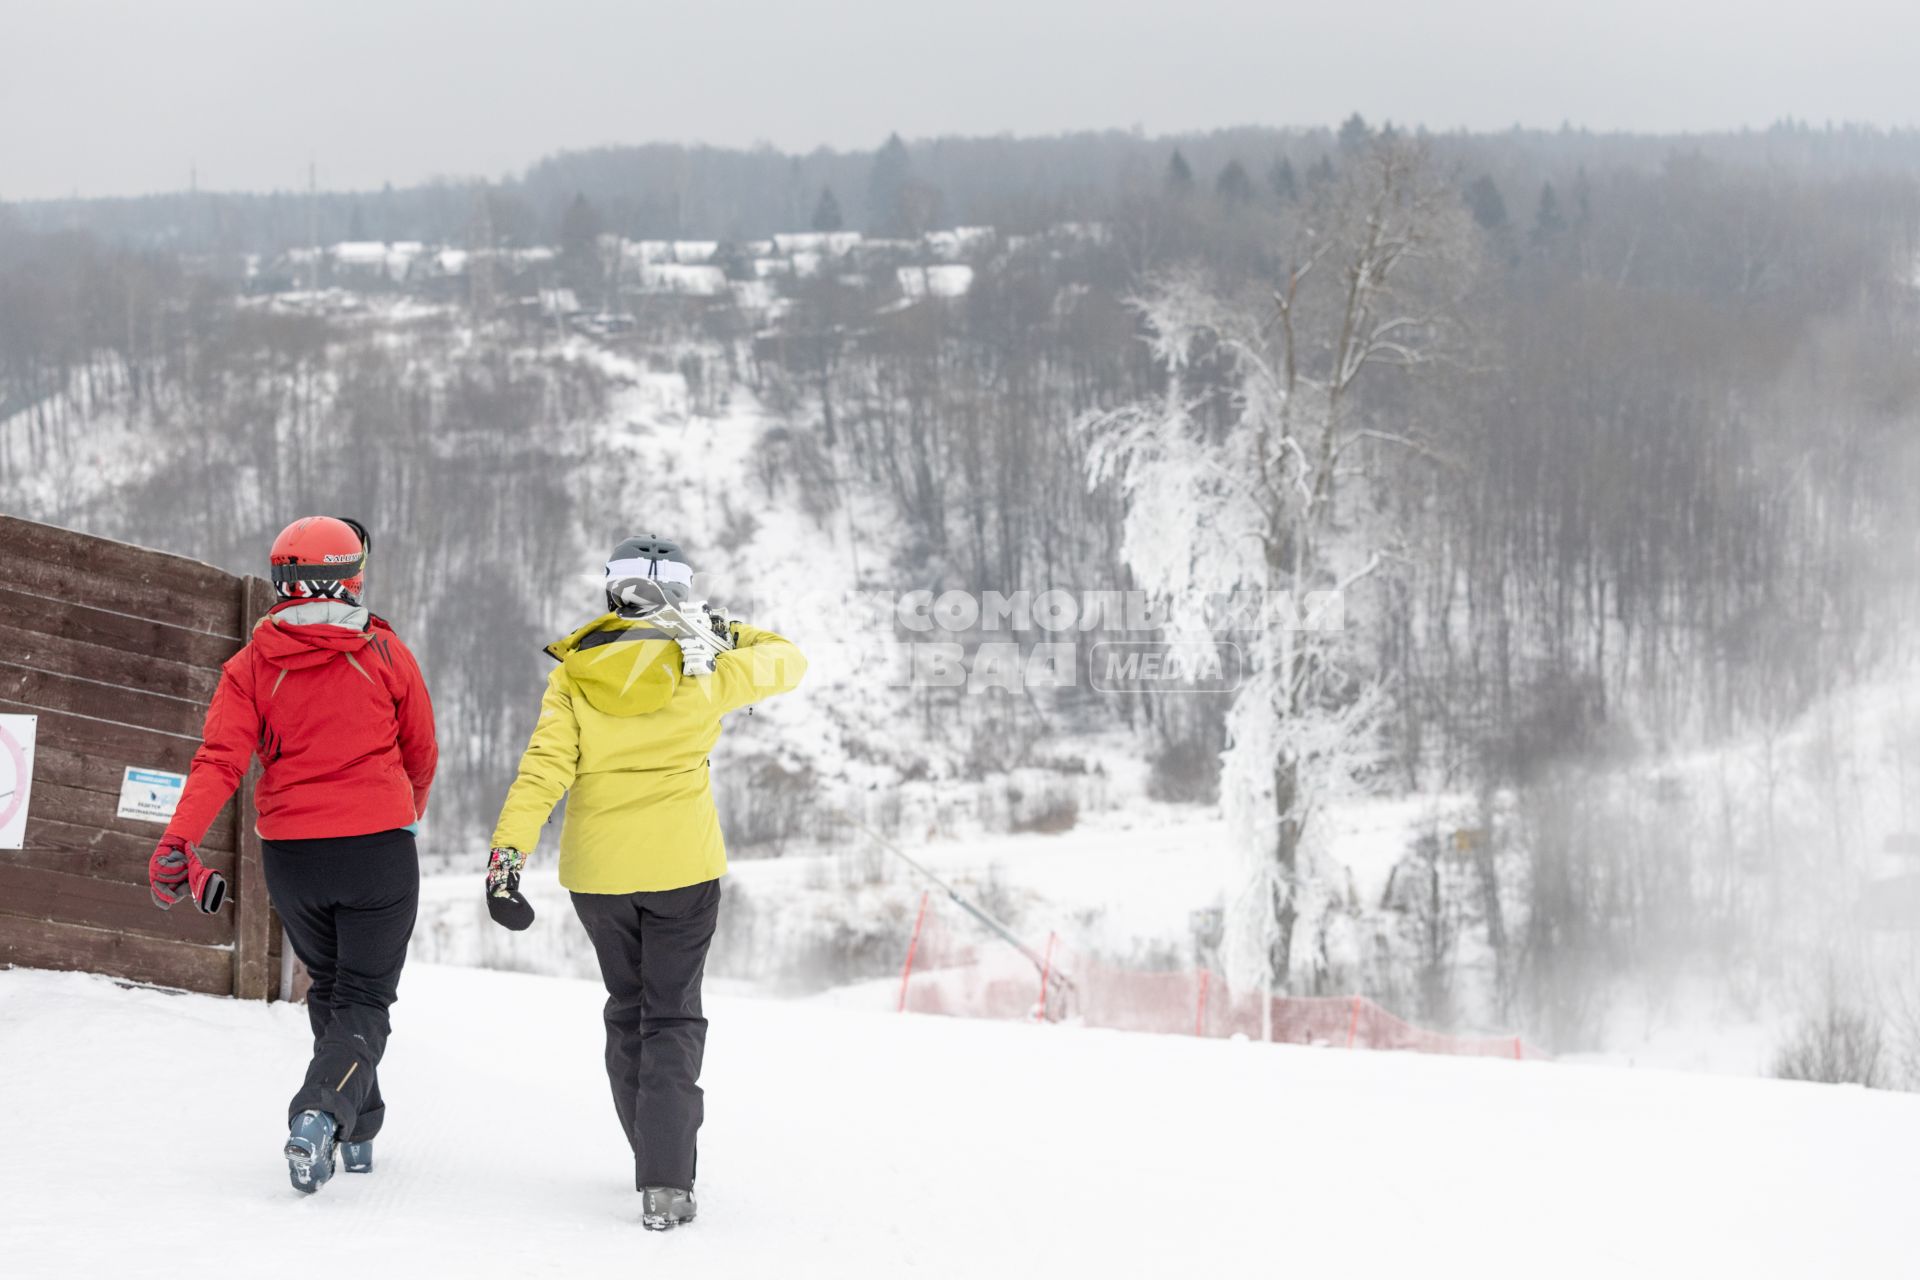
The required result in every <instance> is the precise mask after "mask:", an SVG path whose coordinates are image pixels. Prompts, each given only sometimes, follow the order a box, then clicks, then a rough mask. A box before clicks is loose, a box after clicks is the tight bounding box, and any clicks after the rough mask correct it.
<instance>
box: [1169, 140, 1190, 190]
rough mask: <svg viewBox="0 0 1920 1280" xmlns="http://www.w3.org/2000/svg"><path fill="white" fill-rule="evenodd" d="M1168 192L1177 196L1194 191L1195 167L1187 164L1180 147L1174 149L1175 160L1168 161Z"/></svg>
mask: <svg viewBox="0 0 1920 1280" xmlns="http://www.w3.org/2000/svg"><path fill="white" fill-rule="evenodd" d="M1167 190H1168V191H1170V192H1172V193H1173V194H1174V195H1177V196H1183V195H1186V194H1187V193H1188V192H1189V191H1192V190H1193V166H1191V165H1189V164H1188V163H1187V158H1186V157H1185V156H1183V155H1181V154H1180V148H1178V147H1175V148H1174V149H1173V159H1171V160H1169V161H1167Z"/></svg>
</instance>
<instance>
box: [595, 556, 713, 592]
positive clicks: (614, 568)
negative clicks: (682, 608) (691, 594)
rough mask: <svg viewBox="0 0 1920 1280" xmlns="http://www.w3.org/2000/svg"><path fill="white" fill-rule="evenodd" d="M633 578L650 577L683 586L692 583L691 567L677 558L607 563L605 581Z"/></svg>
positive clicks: (621, 580)
mask: <svg viewBox="0 0 1920 1280" xmlns="http://www.w3.org/2000/svg"><path fill="white" fill-rule="evenodd" d="M634 578H651V579H653V580H654V581H656V582H673V583H677V584H679V585H680V586H683V587H691V586H692V585H693V567H692V566H691V565H685V564H681V563H680V562H679V561H678V560H647V559H644V558H642V559H635V560H615V561H612V562H611V563H609V564H608V565H607V581H608V582H609V583H613V582H629V581H631V580H632V579H634Z"/></svg>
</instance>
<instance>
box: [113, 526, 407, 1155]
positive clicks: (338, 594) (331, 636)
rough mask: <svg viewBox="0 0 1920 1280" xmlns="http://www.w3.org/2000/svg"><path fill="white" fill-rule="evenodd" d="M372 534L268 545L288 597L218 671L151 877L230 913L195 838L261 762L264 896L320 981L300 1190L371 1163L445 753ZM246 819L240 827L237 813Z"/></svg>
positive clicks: (304, 1094)
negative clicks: (437, 768) (384, 611)
mask: <svg viewBox="0 0 1920 1280" xmlns="http://www.w3.org/2000/svg"><path fill="white" fill-rule="evenodd" d="M368 551H369V540H368V538H367V533H366V530H365V529H363V528H362V527H361V526H360V525H359V524H357V523H355V522H354V521H351V520H340V519H334V518H333V517H330V516H309V517H307V518H306V519H302V520H296V521H294V522H293V523H292V524H290V525H288V526H287V527H286V529H285V530H283V531H282V532H281V534H280V536H279V537H278V538H276V539H275V540H274V544H273V551H272V553H271V556H270V559H271V561H272V572H273V585H274V589H275V592H276V594H278V595H279V596H280V602H279V603H278V604H276V605H274V607H273V608H272V610H270V611H269V612H268V614H267V616H266V617H264V618H262V619H261V620H260V622H259V624H258V625H256V626H255V627H254V630H253V636H252V638H251V639H250V640H249V641H248V642H247V644H246V645H245V646H244V647H243V648H242V649H241V650H240V652H239V653H236V654H235V655H233V657H231V658H229V659H228V660H227V662H226V664H225V665H224V666H223V667H222V668H221V671H220V685H219V687H218V688H217V689H216V690H215V691H214V695H213V705H212V706H211V707H209V708H208V709H207V723H206V732H205V734H204V735H203V738H204V740H203V742H202V743H201V746H200V749H199V750H198V751H197V752H195V753H194V757H193V767H192V770H191V772H190V774H189V776H188V778H187V785H186V790H185V791H184V792H183V793H182V794H181V797H180V804H179V807H178V808H177V809H176V810H175V811H174V815H173V820H172V821H171V822H169V823H168V824H167V833H166V835H164V836H163V837H161V840H160V844H159V846H158V847H157V848H156V849H155V850H154V852H153V860H152V863H151V865H150V867H149V879H150V885H151V888H152V891H153V898H154V901H155V902H156V903H157V904H159V905H160V906H161V907H162V908H166V907H171V906H172V905H173V904H174V903H176V902H178V901H180V900H181V899H182V898H189V899H191V900H192V901H193V902H194V903H195V905H197V906H198V907H199V908H200V909H201V910H202V911H214V910H217V909H218V908H219V905H220V901H221V899H222V898H223V897H224V895H225V891H226V886H225V884H224V882H222V880H221V878H220V876H219V874H218V873H217V872H214V871H211V870H209V869H208V868H207V867H206V866H204V865H203V864H202V863H201V861H200V859H199V858H198V857H196V856H195V855H194V845H195V844H197V843H198V842H199V841H200V840H201V839H202V838H203V837H204V836H205V835H206V831H207V827H208V826H209V825H210V824H211V823H212V822H213V819H214V817H215V816H216V815H217V814H218V813H219V812H220V809H221V806H223V805H224V804H226V802H227V800H228V798H229V797H230V796H232V794H233V792H234V790H235V788H237V787H238V786H239V785H240V780H241V778H242V777H243V776H244V775H245V773H246V771H247V767H248V765H249V764H250V763H251V762H252V759H253V757H254V756H255V755H258V756H259V758H260V762H261V766H262V773H261V777H260V784H259V786H258V788H257V789H256V790H255V796H254V807H255V809H256V810H257V811H258V820H257V822H256V824H255V827H256V829H257V830H258V831H259V833H260V842H261V852H262V864H263V867H264V870H265V872H266V881H267V893H268V895H269V896H270V897H271V899H272V900H273V905H274V907H275V908H276V909H277V910H278V911H279V913H280V917H281V919H282V921H284V922H285V924H286V928H287V936H288V937H289V938H290V939H291V940H292V944H293V951H294V954H295V955H297V956H299V957H300V960H301V962H302V963H304V964H305V965H306V967H307V972H308V973H309V974H311V975H312V977H313V986H312V988H311V989H310V990H309V991H308V993H307V1014H308V1018H309V1020H310V1021H311V1022H312V1024H313V1060H312V1062H311V1063H310V1064H309V1065H308V1067H307V1075H306V1079H305V1081H304V1082H303V1083H302V1084H301V1086H300V1091H299V1092H298V1093H296V1094H294V1095H293V1101H292V1103H291V1105H290V1106H289V1107H288V1112H287V1114H288V1130H289V1133H288V1137H287V1144H286V1148H285V1155H286V1157H287V1166H288V1172H289V1175H290V1176H291V1178H292V1180H293V1185H294V1187H295V1189H297V1190H300V1191H304V1192H309V1193H310V1192H313V1191H317V1190H318V1189H319V1188H320V1185H321V1184H322V1183H324V1182H326V1180H327V1179H328V1178H330V1177H332V1176H333V1171H334V1163H335V1161H334V1153H335V1149H336V1147H338V1148H339V1149H340V1150H341V1151H342V1152H343V1154H344V1155H345V1158H346V1166H347V1169H348V1171H349V1172H365V1171H366V1170H368V1169H370V1168H371V1167H372V1163H373V1146H372V1142H373V1136H374V1134H375V1133H377V1132H379V1129H380V1124H381V1121H382V1120H383V1118H384V1116H385V1111H386V1108H385V1104H384V1103H383V1102H382V1100H381V1097H380V1085H379V1081H378V1080H377V1078H376V1077H375V1069H376V1068H377V1067H378V1066H379V1064H380V1057H381V1054H382V1053H383V1052H384V1051H385V1048H386V1042H387V1034H388V1030H389V1023H388V1018H387V1009H388V1007H389V1006H390V1005H392V1003H393V1002H394V1000H395V998H396V997H397V995H398V991H399V984H400V968H401V965H402V964H403V963H404V962H405V960H406V956H407V942H408V940H409V938H410V937H411V936H412V934H413V922H414V912H415V909H416V907H417V905H418V902H419V891H420V864H419V860H418V856H417V854H416V853H415V850H414V833H415V831H416V830H417V828H418V825H419V821H420V818H421V817H422V816H423V815H424V814H425V813H426V811H427V790H428V788H429V787H430V786H431V785H432V783H433V770H434V764H435V761H436V759H437V758H438V753H437V750H436V748H435V745H434V733H433V706H432V704H431V703H430V702H429V701H428V699H427V688H426V682H425V681H424V680H423V679H422V678H421V675H420V667H419V664H417V663H416V662H415V661H414V658H413V654H412V653H411V652H409V651H408V649H407V647H406V646H405V645H404V644H402V643H400V638H399V637H398V636H396V635H394V634H393V628H391V627H389V626H388V625H387V624H386V622H385V621H384V620H382V619H380V618H377V617H375V616H373V615H372V614H371V613H369V612H367V610H366V608H365V606H363V605H362V604H361V603H360V596H361V591H362V588H363V587H364V585H365V581H366V577H365V575H366V561H367V553H368ZM244 820H245V818H244V815H243V817H242V821H244Z"/></svg>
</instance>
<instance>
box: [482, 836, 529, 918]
mask: <svg viewBox="0 0 1920 1280" xmlns="http://www.w3.org/2000/svg"><path fill="white" fill-rule="evenodd" d="M526 865H527V855H526V854H524V853H522V852H520V851H519V850H518V849H491V850H489V851H488V852H487V914H488V915H490V916H492V917H493V922H494V923H495V924H498V925H504V926H506V927H507V928H509V929H512V930H513V931H514V932H516V933H518V932H519V931H520V930H522V929H524V928H526V927H527V926H528V925H530V924H532V923H533V905H532V904H531V903H529V902H528V901H527V900H526V899H525V898H523V897H521V896H520V871H521V868H523V867H525V866H526Z"/></svg>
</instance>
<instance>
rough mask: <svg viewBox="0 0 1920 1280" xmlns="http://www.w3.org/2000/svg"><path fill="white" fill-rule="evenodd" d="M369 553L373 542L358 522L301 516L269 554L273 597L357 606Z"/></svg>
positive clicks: (282, 534) (282, 535)
mask: <svg viewBox="0 0 1920 1280" xmlns="http://www.w3.org/2000/svg"><path fill="white" fill-rule="evenodd" d="M371 549H372V539H371V538H369V537H368V536H367V531H366V529H365V528H364V527H363V526H362V525H361V524H360V522H359V521H357V520H349V519H346V518H345V517H337V516H304V517H302V518H301V519H299V520H295V521H294V522H293V523H292V524H290V525H288V526H287V527H286V528H284V529H282V530H281V531H280V536H279V537H277V538H275V539H274V540H273V550H272V551H270V552H268V554H267V559H268V560H269V561H270V562H271V564H272V566H273V589H274V592H275V593H276V594H278V595H279V597H280V598H281V599H282V600H312V599H328V600H345V601H346V602H347V603H349V604H359V603H360V592H361V591H362V589H363V588H364V587H365V586H366V572H367V553H368V551H370V550H371Z"/></svg>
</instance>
